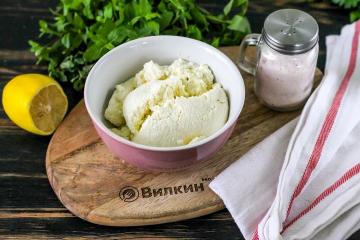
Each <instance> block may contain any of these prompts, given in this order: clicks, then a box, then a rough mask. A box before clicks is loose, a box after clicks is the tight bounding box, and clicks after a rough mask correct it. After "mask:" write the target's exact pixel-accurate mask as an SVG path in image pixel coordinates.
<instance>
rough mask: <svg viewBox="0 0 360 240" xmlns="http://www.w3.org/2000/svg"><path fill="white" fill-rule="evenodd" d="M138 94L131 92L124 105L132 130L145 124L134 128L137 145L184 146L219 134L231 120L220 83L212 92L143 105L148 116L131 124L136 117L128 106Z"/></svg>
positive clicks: (165, 99) (126, 117) (134, 138)
mask: <svg viewBox="0 0 360 240" xmlns="http://www.w3.org/2000/svg"><path fill="white" fill-rule="evenodd" d="M144 86H145V85H144ZM137 94H138V93H137V91H136V90H134V91H133V92H131V93H130V94H129V95H128V97H127V98H126V100H125V104H124V114H125V119H126V122H127V123H128V126H129V128H130V129H132V128H131V127H130V126H139V123H141V122H142V124H141V125H140V126H141V128H139V129H135V131H134V132H135V133H134V137H133V139H132V141H134V142H137V143H141V144H145V145H150V146H159V147H168V146H179V145H185V144H188V143H190V142H194V140H199V139H202V138H204V137H207V136H209V135H211V134H212V133H214V132H216V131H217V130H218V129H220V128H221V127H222V126H223V125H224V124H225V122H226V120H227V117H228V102H227V97H226V94H225V92H224V90H223V89H222V88H221V86H220V84H218V83H216V84H214V86H213V88H212V89H211V90H209V91H207V92H205V93H204V94H201V95H199V96H194V97H183V96H180V97H175V98H173V97H170V98H167V96H171V95H172V94H170V95H166V94H165V95H164V96H165V98H164V99H162V101H161V102H162V103H160V104H155V105H150V106H149V105H147V104H143V106H146V107H145V108H147V107H148V106H149V107H148V108H149V111H148V112H149V114H148V115H146V116H145V117H143V118H140V119H141V120H140V121H139V122H135V124H131V123H133V121H132V120H130V118H128V116H133V115H132V110H134V109H129V108H128V106H129V105H127V103H128V101H133V100H134V99H135V98H136V97H137V96H138V95H137ZM155 98H156V97H155ZM128 114H129V115H128ZM133 119H136V118H133Z"/></svg>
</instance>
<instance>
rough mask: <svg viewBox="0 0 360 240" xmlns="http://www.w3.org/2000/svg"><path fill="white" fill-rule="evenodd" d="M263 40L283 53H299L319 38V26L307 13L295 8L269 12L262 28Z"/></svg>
mask: <svg viewBox="0 0 360 240" xmlns="http://www.w3.org/2000/svg"><path fill="white" fill-rule="evenodd" d="M262 35H263V39H264V41H265V42H266V43H267V44H268V45H269V46H270V47H271V48H273V49H275V50H276V51H279V52H281V53H284V54H299V53H303V52H306V51H308V50H310V49H311V48H313V47H314V46H315V45H316V44H317V42H318V40H319V26H318V24H317V22H316V20H315V19H314V18H313V17H312V16H310V15H309V14H307V13H305V12H303V11H300V10H296V9H282V10H278V11H275V12H273V13H271V14H270V15H269V16H268V17H267V18H266V20H265V23H264V28H263V34H262Z"/></svg>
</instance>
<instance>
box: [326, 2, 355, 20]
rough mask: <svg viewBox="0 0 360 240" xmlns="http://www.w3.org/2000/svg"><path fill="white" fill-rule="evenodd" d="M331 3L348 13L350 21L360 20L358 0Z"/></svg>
mask: <svg viewBox="0 0 360 240" xmlns="http://www.w3.org/2000/svg"><path fill="white" fill-rule="evenodd" d="M331 1H332V2H333V3H335V4H337V5H339V6H341V7H343V8H345V9H349V10H351V11H350V21H351V22H354V21H356V20H358V19H360V0H331Z"/></svg>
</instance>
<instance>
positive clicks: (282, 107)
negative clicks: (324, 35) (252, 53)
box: [238, 9, 319, 111]
mask: <svg viewBox="0 0 360 240" xmlns="http://www.w3.org/2000/svg"><path fill="white" fill-rule="evenodd" d="M318 33H319V27H318V24H317V22H316V21H315V19H314V18H313V17H312V16H310V15H309V14H307V13H305V12H303V11H300V10H296V9H282V10H278V11H276V12H273V13H271V14H270V15H269V16H268V17H267V18H266V20H265V23H264V27H263V30H262V33H261V34H249V35H247V36H246V37H245V38H244V40H243V42H242V44H241V45H240V55H239V59H238V65H239V67H240V68H241V69H242V70H244V71H246V72H248V73H250V74H252V75H254V80H255V82H254V90H255V94H256V96H257V97H258V99H259V100H260V102H261V103H263V104H264V105H266V106H268V107H269V108H271V109H274V110H278V111H291V110H295V109H298V108H299V107H301V106H303V104H304V103H305V101H306V100H307V98H308V97H309V95H310V93H311V89H312V87H313V79H314V74H315V70H316V64H317V58H318V52H319V45H318V39H319V34H318ZM248 46H256V49H257V54H256V56H257V57H256V61H255V62H252V61H250V60H249V59H247V58H246V57H245V52H246V49H247V47H248Z"/></svg>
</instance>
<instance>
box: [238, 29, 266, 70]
mask: <svg viewBox="0 0 360 240" xmlns="http://www.w3.org/2000/svg"><path fill="white" fill-rule="evenodd" d="M260 37H261V34H258V33H253V34H248V35H246V36H245V38H244V39H243V41H242V42H241V44H240V52H239V59H238V65H239V67H240V69H241V70H244V71H245V72H247V73H250V74H251V75H255V72H256V62H252V61H249V60H248V59H246V56H245V52H246V49H247V47H248V46H257V45H258V43H259V40H260Z"/></svg>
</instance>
